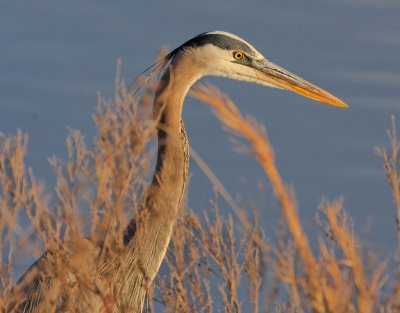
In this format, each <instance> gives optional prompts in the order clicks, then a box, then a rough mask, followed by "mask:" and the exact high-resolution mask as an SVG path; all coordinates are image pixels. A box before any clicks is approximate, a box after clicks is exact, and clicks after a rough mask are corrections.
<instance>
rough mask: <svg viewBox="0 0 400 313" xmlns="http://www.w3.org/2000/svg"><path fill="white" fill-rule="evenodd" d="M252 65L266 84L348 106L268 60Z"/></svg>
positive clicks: (335, 104) (317, 99) (311, 97)
mask: <svg viewBox="0 0 400 313" xmlns="http://www.w3.org/2000/svg"><path fill="white" fill-rule="evenodd" d="M253 65H254V69H255V70H256V77H257V79H259V80H261V81H262V83H265V84H266V85H273V86H274V87H277V88H281V89H285V90H290V91H293V92H295V93H298V94H300V95H302V96H304V97H307V98H310V99H313V100H316V101H319V102H322V103H326V104H329V105H333V106H336V107H340V108H347V107H348V105H347V104H346V103H344V102H343V101H342V100H340V99H338V98H336V97H335V96H334V95H332V94H330V93H329V92H327V91H325V90H323V89H321V88H319V87H318V86H315V85H313V84H311V83H309V82H308V81H306V80H304V79H302V78H300V77H298V76H296V75H294V74H292V73H290V72H289V71H287V70H285V69H284V68H281V67H279V66H278V65H275V64H273V63H271V62H270V61H268V60H262V61H259V62H257V63H256V64H253Z"/></svg>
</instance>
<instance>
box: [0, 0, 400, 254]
mask: <svg viewBox="0 0 400 313" xmlns="http://www.w3.org/2000/svg"><path fill="white" fill-rule="evenodd" d="M211 30H225V31H229V32H232V33H235V34H237V35H239V36H241V37H243V38H244V39H246V40H247V41H249V42H250V43H252V44H253V45H254V46H255V47H256V48H257V49H258V50H259V51H260V52H262V53H264V55H265V56H266V57H267V58H269V59H270V60H272V61H273V62H275V63H277V64H279V65H281V66H283V67H285V68H287V69H288V70H290V71H292V72H294V73H296V74H298V75H299V76H302V77H303V78H305V79H307V80H309V81H311V82H314V83H316V84H317V85H319V86H321V87H323V88H325V89H327V90H328V91H330V92H332V93H333V94H335V95H336V96H338V97H339V98H342V99H343V100H344V101H345V102H347V103H348V104H349V105H350V108H349V109H347V110H340V109H337V108H332V107H328V106H325V105H323V104H320V103H316V102H313V101H311V100H309V99H305V98H302V97H300V96H297V95H294V94H291V93H288V92H282V91H279V90H273V89H268V88H265V87H262V86H257V85H251V84H248V83H243V82H237V81H232V80H227V79H223V78H206V80H209V81H212V82H213V83H215V84H216V85H217V86H218V87H220V88H221V89H222V90H223V91H224V92H226V93H228V94H229V95H230V96H231V97H232V99H233V100H234V101H235V103H236V104H237V106H238V107H239V108H240V110H241V111H242V112H243V113H247V114H252V115H255V116H256V117H257V119H258V120H259V121H261V122H263V123H265V124H266V126H267V129H268V134H269V136H270V138H271V141H272V143H273V146H274V148H275V153H276V157H277V161H278V166H279V169H280V170H281V172H282V174H283V176H284V179H285V181H286V182H287V183H288V184H289V185H290V186H292V187H293V188H294V189H295V191H296V195H297V200H298V204H299V208H300V214H301V217H302V220H303V222H304V225H305V227H306V228H307V230H308V231H311V230H312V229H313V227H314V224H315V223H314V215H315V213H316V211H317V210H318V204H319V203H320V201H321V199H322V198H327V199H337V198H339V197H344V199H345V207H346V209H347V211H348V212H349V213H350V214H351V215H352V216H353V217H354V222H355V226H356V230H357V232H358V235H359V237H360V238H361V240H362V241H363V243H367V244H369V245H370V246H371V247H372V248H373V249H375V251H377V252H378V253H379V254H381V255H387V254H391V253H392V252H391V251H393V249H394V247H395V246H396V225H395V210H394V205H393V202H392V199H391V194H390V190H389V187H388V186H387V185H386V182H385V175H384V173H383V171H382V170H381V162H380V160H379V158H378V157H377V156H376V154H375V153H374V148H375V147H376V146H382V145H385V144H386V143H387V139H386V129H387V128H389V126H390V116H391V114H397V113H398V112H400V110H399V108H400V57H399V56H400V2H399V1H397V0H392V1H390V0H335V1H315V0H314V1H313V0H298V1H290V2H289V1H278V0H276V1H237V0H231V1H222V0H219V1H211V0H205V1H197V2H189V1H183V0H182V1H180V0H170V1H159V2H157V1H151V0H149V1H142V2H139V1H118V2H115V1H113V2H112V1H104V0H103V1H100V0H99V1H89V0H86V1H83V0H81V1H76V0H74V1H72V0H71V1H63V2H61V1H49V0H46V1H44V0H37V1H4V0H2V1H1V2H0V131H1V132H4V133H6V134H15V133H16V131H17V129H18V128H21V129H22V130H23V131H24V132H27V133H28V134H29V138H30V140H29V150H28V157H27V163H28V164H29V165H30V166H32V167H33V168H34V173H35V175H36V176H37V177H39V178H40V179H42V180H43V181H45V182H46V186H47V189H48V190H49V192H50V191H51V189H52V188H53V186H54V177H53V175H52V173H51V169H50V167H49V165H48V162H47V158H48V157H49V156H51V155H54V154H55V155H58V156H61V157H65V155H66V148H65V137H66V134H67V127H71V128H78V129H80V130H81V131H82V132H83V133H84V134H85V135H86V138H87V142H90V140H91V138H92V137H93V136H94V135H95V128H94V125H93V123H92V119H91V116H92V114H93V112H94V110H95V107H96V104H97V99H96V92H97V91H98V90H100V91H101V92H102V94H104V95H105V96H112V93H113V81H114V76H115V66H116V61H117V58H118V57H121V58H122V60H123V76H124V77H125V78H126V80H127V81H130V80H132V79H133V78H134V77H135V76H136V75H138V74H139V73H140V72H142V71H143V70H144V69H145V68H147V67H148V66H149V65H151V64H152V63H153V61H154V58H155V55H156V52H157V50H158V49H159V48H160V47H161V46H164V45H166V46H167V47H169V48H171V49H172V48H174V47H176V46H178V45H180V44H181V43H183V42H184V41H186V40H187V39H189V38H191V37H193V36H194V35H196V34H198V33H201V32H204V31H211ZM399 118H400V117H399ZM184 120H185V125H186V128H187V131H188V134H189V137H190V143H191V145H192V146H193V147H194V148H195V149H196V150H197V151H198V152H199V153H200V154H201V156H202V157H203V158H204V160H205V161H206V162H207V163H208V164H209V166H210V167H211V168H212V169H213V171H214V172H215V174H216V175H217V176H218V177H219V178H220V179H221V180H222V182H223V183H224V184H225V186H226V187H227V189H228V190H230V192H231V193H232V194H233V195H235V196H237V195H238V194H241V199H242V201H243V202H244V203H249V201H251V202H253V203H254V206H255V207H257V208H258V209H259V210H260V211H261V217H262V219H263V225H264V226H265V227H266V228H267V230H268V229H269V230H271V231H272V230H273V229H275V228H276V227H275V224H276V217H277V216H278V215H279V214H278V210H277V206H276V204H275V202H274V200H273V198H272V196H271V194H270V190H269V186H268V183H267V181H266V179H265V177H264V175H263V173H262V171H261V169H260V167H259V165H258V164H257V162H256V161H255V160H252V159H249V158H248V157H246V156H244V155H240V154H237V153H236V152H235V151H234V149H233V147H232V145H231V144H230V143H229V141H228V140H227V135H226V134H225V133H224V132H223V131H222V130H221V127H220V124H219V122H218V121H217V119H216V118H215V117H214V116H213V115H212V114H211V112H210V109H209V107H207V106H205V105H203V104H201V103H199V102H197V101H195V100H193V99H187V101H186V104H185V107H184ZM191 173H192V178H191V185H190V189H189V206H190V207H191V208H193V209H195V210H196V211H199V212H200V211H202V210H205V209H209V208H210V206H211V205H210V199H211V198H212V197H213V192H212V189H211V187H210V184H209V182H208V181H207V179H206V178H205V176H204V175H203V174H202V172H201V171H200V170H199V168H198V167H197V166H196V164H194V162H192V166H191ZM260 186H265V187H260ZM260 189H261V190H260ZM227 212H229V211H227ZM226 214H228V213H226Z"/></svg>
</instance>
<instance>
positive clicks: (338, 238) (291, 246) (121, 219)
mask: <svg viewBox="0 0 400 313" xmlns="http://www.w3.org/2000/svg"><path fill="white" fill-rule="evenodd" d="M152 92H153V88H152V87H150V88H149V89H148V90H146V91H145V93H144V95H143V96H142V97H141V98H140V99H139V100H136V101H132V99H131V98H130V97H128V96H127V90H126V87H125V84H124V83H123V81H121V80H120V75H119V74H118V75H117V79H116V92H115V96H114V99H113V101H105V100H104V99H103V98H102V97H101V96H99V104H98V110H97V112H96V114H95V115H94V121H95V123H96V126H97V128H98V136H97V137H96V138H95V139H94V142H93V149H89V148H88V146H87V145H86V143H85V139H84V137H83V135H82V134H80V133H79V131H77V130H72V131H71V132H70V134H69V136H68V138H67V149H68V160H66V161H62V160H59V159H57V158H55V157H52V158H50V164H51V166H52V167H53V170H54V173H55V175H56V177H57V185H56V187H55V193H54V195H52V198H50V197H49V196H47V195H46V194H45V193H44V187H43V185H42V184H41V183H40V182H38V181H37V179H36V178H35V176H34V175H33V171H32V169H30V168H27V167H26V165H25V161H24V157H25V153H26V149H27V142H28V138H27V135H25V134H23V133H22V132H18V133H17V135H15V136H5V135H2V134H1V135H0V251H1V259H0V289H1V297H0V311H1V312H8V311H9V310H10V308H11V307H14V306H15V304H16V303H20V302H23V300H24V299H23V297H24V296H23V294H24V290H22V289H19V288H14V287H13V286H14V285H15V283H16V279H15V275H16V268H17V267H19V266H20V265H21V262H20V261H18V260H20V259H21V258H27V257H31V256H34V257H35V258H38V257H39V256H40V255H41V254H42V253H43V251H47V254H46V257H48V258H51V260H52V262H51V267H50V268H48V266H47V268H42V269H41V270H42V273H41V275H44V277H55V276H57V275H64V276H65V281H64V282H65V283H64V284H59V285H58V286H52V288H51V292H52V293H53V294H54V296H53V297H50V300H49V301H48V303H46V304H45V306H42V308H46V311H47V312H54V311H55V310H56V309H57V310H58V311H62V312H71V311H72V310H74V309H75V308H76V303H74V301H77V299H80V298H79V297H80V294H81V293H82V290H85V289H90V290H92V291H93V292H96V293H98V295H99V299H100V300H99V301H100V302H102V304H103V305H102V307H103V311H104V312H112V306H113V301H114V300H115V299H113V297H112V295H110V294H109V293H108V289H107V284H108V282H107V279H106V278H105V277H106V276H101V275H100V274H97V272H96V273H94V272H93V271H92V268H91V264H93V263H94V262H97V260H89V259H87V257H86V254H85V253H87V251H84V250H83V249H80V245H79V242H82V241H84V240H85V239H84V238H85V237H90V238H93V239H94V241H95V242H98V244H99V247H100V250H101V254H102V258H101V260H102V262H111V261H110V260H116V259H118V257H119V254H120V253H123V252H121V251H122V250H123V230H124V229H125V228H126V226H127V223H128V222H129V220H130V218H131V217H132V215H133V214H134V212H135V210H136V209H137V208H138V204H139V203H140V197H141V195H142V191H143V188H144V187H145V186H146V184H147V181H146V179H147V177H148V173H149V172H151V166H150V165H151V160H152V155H153V153H154V148H153V145H151V144H150V145H149V142H151V141H152V139H153V138H154V123H153V122H152V121H151V119H150V114H149V112H150V109H151V99H152V98H151V94H152ZM192 96H194V97H195V98H197V99H199V100H200V101H202V102H205V103H207V104H209V105H211V107H212V108H213V110H214V112H215V114H216V115H217V117H218V118H219V119H220V121H221V123H222V124H223V125H224V126H225V127H226V128H227V129H228V130H229V131H230V132H232V133H233V134H234V135H235V136H239V137H241V138H242V139H243V141H241V142H242V144H241V146H240V148H241V149H244V150H245V151H246V152H248V153H250V154H251V155H253V156H254V157H255V159H256V160H257V161H258V162H259V163H260V164H261V166H262V168H263V169H264V171H265V174H266V175H267V177H268V178H269V180H270V182H271V186H272V189H273V192H274V195H275V197H276V199H277V201H278V203H279V207H280V209H281V212H282V216H283V223H281V224H279V225H280V226H278V227H277V230H276V231H277V233H278V234H279V236H278V237H279V239H278V241H277V242H273V241H271V240H268V238H266V236H265V235H264V232H263V229H262V225H261V221H260V219H259V217H258V216H257V215H256V214H248V213H247V212H245V211H244V210H243V209H241V208H240V207H239V206H238V205H237V204H236V203H235V201H234V200H233V199H232V197H231V196H230V195H229V193H228V192H227V191H226V190H225V188H224V187H223V185H222V184H221V183H220V182H219V181H218V179H217V178H216V177H215V176H214V175H213V173H212V172H211V171H210V170H209V169H208V167H207V166H206V165H205V164H204V162H202V160H201V158H200V157H199V156H198V155H197V153H195V152H194V153H193V154H192V157H193V159H194V160H195V161H196V162H198V164H199V165H200V167H201V168H202V169H203V170H204V172H205V174H206V175H207V176H208V177H209V178H210V181H211V183H212V184H213V186H214V190H215V199H214V207H212V208H211V209H210V210H209V211H207V212H204V213H200V214H198V213H195V212H192V211H189V210H188V209H186V208H185V207H186V204H185V203H184V205H183V206H182V209H181V214H180V217H179V220H178V221H177V227H176V229H175V232H174V235H173V240H172V242H171V244H170V246H169V249H168V252H167V256H166V259H165V262H164V263H165V264H164V265H166V266H164V268H163V270H162V271H161V273H159V275H158V277H157V279H156V281H155V283H154V285H153V288H152V289H151V291H150V293H149V297H148V298H149V300H148V303H147V306H146V310H147V311H148V312H155V311H157V312H158V311H164V312H255V313H256V312H335V313H336V312H360V313H366V312H387V313H389V312H400V272H399V274H398V275H397V278H396V279H393V280H390V279H389V278H388V274H387V272H388V269H387V267H386V264H387V261H388V259H386V260H384V261H377V260H376V259H375V258H373V257H371V256H369V255H370V254H369V253H368V251H366V249H365V248H362V245H361V243H360V242H359V240H358V239H357V237H356V236H355V234H354V233H353V230H352V223H351V221H350V218H349V216H348V215H347V213H346V212H345V211H344V209H343V207H342V201H341V200H337V201H333V202H329V201H325V202H324V203H322V204H321V212H320V214H321V216H320V223H321V234H319V235H317V236H318V238H317V239H318V242H319V247H318V248H316V249H312V248H311V245H310V238H309V235H308V234H307V233H306V232H305V231H304V228H303V226H302V223H301V221H300V218H299V214H298V208H297V206H296V201H295V197H294V193H293V192H291V191H290V190H289V189H288V188H287V186H286V185H285V184H284V183H283V181H282V178H281V176H280V174H279V171H278V169H277V167H276V165H275V162H274V154H273V150H272V147H271V145H270V143H269V141H268V137H267V135H266V131H265V128H264V127H263V126H262V125H260V124H258V123H257V122H256V121H255V120H254V119H253V118H250V117H244V116H242V114H241V113H240V112H239V111H238V109H237V108H236V107H235V106H234V104H233V103H232V101H231V100H230V99H229V98H228V97H227V96H226V95H224V94H222V93H221V92H220V91H218V90H217V89H216V88H215V87H212V86H210V85H198V86H196V87H195V88H193V90H192ZM389 135H390V143H391V148H390V152H387V151H386V150H385V149H379V151H378V152H379V154H380V155H381V156H382V159H383V164H384V170H385V172H386V174H387V177H388V183H389V185H390V186H391V188H392V193H393V197H394V200H395V203H396V205H397V221H398V225H399V220H400V189H399V179H400V173H399V171H398V162H399V149H400V145H399V143H398V141H397V138H396V131H395V123H394V120H393V127H392V130H391V132H390V134H389ZM246 142H247V144H246ZM220 197H222V198H224V199H225V200H226V202H227V203H228V204H229V205H230V207H231V208H232V209H233V212H234V216H230V215H228V216H222V214H221V213H220V211H219V207H218V203H219V198H220ZM277 224H278V223H277ZM398 234H399V238H400V227H398ZM399 242H400V239H399ZM363 244H364V243H363ZM46 264H48V263H46ZM88 264H89V265H88ZM102 266H105V265H104V264H103V265H102ZM66 272H68V273H72V274H68V275H69V276H68V275H65V273H66ZM64 276H63V277H64ZM71 276H73V277H72V278H71ZM384 286H390V289H389V288H386V289H385V291H383V287H384ZM60 290H64V291H67V294H68V295H70V296H69V298H68V299H66V301H65V302H64V304H63V305H64V307H62V308H60V307H57V295H59V294H60ZM32 292H34V291H32Z"/></svg>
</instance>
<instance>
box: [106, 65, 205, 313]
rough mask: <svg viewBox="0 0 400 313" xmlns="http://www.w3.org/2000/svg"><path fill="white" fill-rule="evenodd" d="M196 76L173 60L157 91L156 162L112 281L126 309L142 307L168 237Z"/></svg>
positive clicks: (184, 164)
mask: <svg viewBox="0 0 400 313" xmlns="http://www.w3.org/2000/svg"><path fill="white" fill-rule="evenodd" d="M177 63H178V62H177ZM199 76H200V75H198V74H197V73H196V71H195V69H194V68H193V67H191V66H190V63H187V64H185V60H183V59H181V60H180V62H179V66H175V65H174V62H172V64H171V65H170V66H169V67H168V69H167V70H166V72H165V74H164V76H163V78H162V79H161V81H160V84H159V86H158V89H157V92H156V96H155V99H154V105H153V112H154V117H155V119H156V120H157V121H158V126H157V128H158V130H157V131H158V155H157V165H156V169H155V173H154V177H153V181H152V183H151V185H150V186H149V188H148V190H147V192H146V194H145V196H144V198H143V202H142V205H141V209H140V210H139V212H138V214H137V216H135V220H134V221H132V222H131V225H130V226H129V227H128V230H127V232H126V234H125V238H124V239H125V242H126V243H127V252H126V255H125V257H124V259H123V262H122V263H121V266H120V269H119V273H118V275H117V278H116V280H117V281H115V282H114V288H115V291H116V292H117V293H118V294H119V295H118V297H117V298H119V299H121V303H119V305H118V306H119V308H123V309H124V310H128V311H132V312H138V311H139V310H140V309H141V308H142V306H143V303H144V299H145V295H146V292H147V290H148V287H149V286H150V284H151V283H152V281H153V279H154V277H155V275H156V274H157V272H158V270H159V268H160V265H161V262H162V260H163V259H164V256H165V253H166V251H167V248H168V244H169V242H170V239H171V236H172V231H173V226H174V224H175V222H176V219H177V214H178V208H179V204H180V201H181V199H182V196H183V192H184V189H185V183H186V177H187V171H188V164H189V146H188V141H187V137H186V133H185V129H184V127H183V123H182V106H183V101H184V98H185V96H186V94H187V92H188V90H189V88H190V86H191V85H192V84H193V83H194V82H195V81H196V80H197V79H198V78H199ZM116 312H118V311H116Z"/></svg>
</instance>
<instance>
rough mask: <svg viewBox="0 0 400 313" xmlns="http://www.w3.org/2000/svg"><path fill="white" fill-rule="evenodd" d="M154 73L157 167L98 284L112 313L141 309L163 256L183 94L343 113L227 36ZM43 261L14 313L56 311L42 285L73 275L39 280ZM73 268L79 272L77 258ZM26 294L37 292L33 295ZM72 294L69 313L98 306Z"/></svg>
mask: <svg viewBox="0 0 400 313" xmlns="http://www.w3.org/2000/svg"><path fill="white" fill-rule="evenodd" d="M155 68H158V69H161V70H162V71H163V72H162V78H161V80H160V82H159V85H158V88H157V91H156V94H155V98H154V105H153V112H154V117H155V118H156V119H157V121H158V154H157V165H156V169H155V173H154V177H153V180H152V183H151V184H150V186H149V187H148V189H147V192H146V193H145V195H144V196H143V200H142V205H141V209H140V211H139V215H138V217H136V218H135V220H134V221H131V222H130V224H129V226H128V228H127V230H126V232H125V237H124V239H125V252H124V253H123V255H122V256H121V258H120V262H119V264H118V266H116V267H115V268H113V271H112V273H111V275H110V273H108V275H109V276H106V277H104V279H105V280H106V281H107V282H108V285H109V286H110V288H111V295H112V310H113V312H138V311H140V310H141V309H142V307H143V303H144V299H145V295H146V292H147V290H148V288H149V286H150V284H151V283H152V281H153V280H154V277H155V276H156V274H157V272H158V270H159V268H160V265H161V263H162V261H163V259H164V257H165V253H166V250H167V247H168V244H169V242H170V239H171V235H172V231H173V228H174V223H175V222H176V219H177V214H178V207H179V204H180V201H181V199H182V195H183V192H184V189H185V184H186V179H187V174H188V166H189V145H188V140H187V136H186V132H185V128H184V126H183V122H182V106H183V102H184V99H185V97H186V94H187V92H188V90H189V89H190V87H191V86H192V85H193V84H194V83H195V82H196V81H197V80H198V79H199V78H201V77H202V76H205V75H213V76H224V77H228V78H232V79H237V80H243V81H249V82H253V83H259V84H262V85H265V86H268V87H275V88H280V89H285V90H290V91H293V92H295V93H298V94H300V95H302V96H305V97H308V98H311V99H314V100H317V101H320V102H324V103H327V104H330V105H333V106H338V107H342V108H345V107H347V105H346V104H345V103H344V102H343V101H341V100H339V99H338V98H336V97H334V96H333V95H331V94H330V93H328V92H326V91H324V90H322V89H321V88H319V87H317V86H315V85H313V84H311V83H309V82H307V81H305V80H304V79H302V78H300V77H298V76H296V75H294V74H292V73H290V72H288V71H287V70H285V69H283V68H281V67H279V66H277V65H275V64H273V63H272V62H271V61H269V60H268V59H266V58H265V57H264V56H263V55H262V54H261V53H260V52H258V51H257V50H256V49H255V48H254V47H253V46H252V45H250V44H249V43H247V42H246V41H245V40H243V39H241V38H239V37H237V36H235V35H233V34H230V33H227V32H222V31H214V32H207V33H202V34H200V35H198V36H196V37H194V38H192V39H190V40H189V41H187V42H185V43H184V44H183V45H181V46H179V47H178V48H176V49H175V50H173V51H172V52H171V53H169V54H168V55H167V56H166V57H164V58H163V59H162V60H161V61H159V62H158V63H156V66H155ZM80 244H81V248H79V249H77V250H78V251H81V252H82V251H85V253H86V256H85V257H86V258H88V260H87V261H86V263H89V266H88V265H86V267H88V268H94V269H97V268H98V267H99V266H98V265H97V264H96V262H98V260H99V258H98V255H99V253H100V248H99V246H98V245H97V244H95V243H93V242H92V241H90V240H82V243H80ZM46 262H48V257H46V255H45V257H42V258H41V259H40V261H37V262H36V263H35V264H34V265H33V266H32V267H31V268H30V269H29V270H28V271H27V273H26V274H25V275H24V276H23V277H22V279H21V280H20V282H19V283H18V284H17V286H16V287H15V290H19V291H20V292H22V293H25V296H26V298H27V299H26V301H25V302H24V303H23V304H22V305H20V306H19V309H17V310H20V312H27V311H30V312H44V311H43V310H44V305H45V304H46V305H48V303H51V301H52V303H53V305H54V303H56V305H55V307H56V309H55V311H57V312H62V310H63V309H62V308H63V306H62V305H61V304H60V302H62V300H60V299H62V298H64V297H65V295H63V294H62V293H61V294H57V293H56V294H54V293H53V294H52V295H51V292H50V291H49V290H50V289H51V288H50V289H49V286H57V284H62V283H63V282H64V281H68V279H70V278H71V277H73V276H74V273H68V274H65V275H69V276H68V279H65V277H64V278H63V280H62V279H61V280H60V282H58V283H57V280H58V279H59V276H55V277H45V278H43V277H41V276H40V271H41V269H42V268H43V267H45V266H46ZM75 262H77V264H78V266H79V257H78V260H75ZM103 266H104V264H103V265H102V266H101V267H103ZM72 268H73V267H72ZM38 277H39V278H38ZM106 285H107V284H106ZM78 286H79V284H78ZM30 288H35V289H36V291H35V292H32V290H30ZM57 290H62V289H60V288H58V289H57ZM77 295H78V296H79V297H80V298H79V300H77V301H76V302H77V307H76V308H75V310H74V312H99V310H100V307H101V305H102V304H101V303H102V301H103V300H104V299H100V298H99V296H98V294H96V293H95V292H94V291H90V292H89V291H87V290H81V291H80V292H78V293H77ZM67 296H69V295H67ZM78 296H77V297H78ZM49 299H50V300H49Z"/></svg>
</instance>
